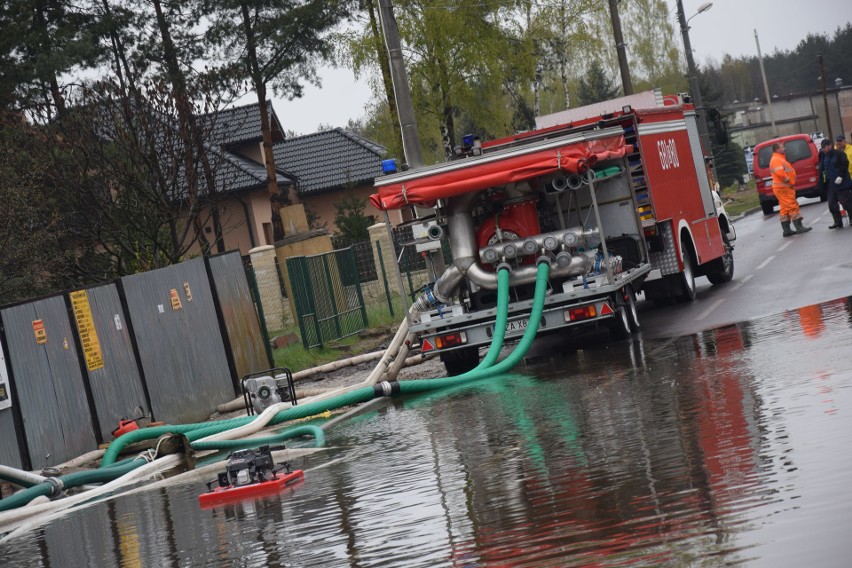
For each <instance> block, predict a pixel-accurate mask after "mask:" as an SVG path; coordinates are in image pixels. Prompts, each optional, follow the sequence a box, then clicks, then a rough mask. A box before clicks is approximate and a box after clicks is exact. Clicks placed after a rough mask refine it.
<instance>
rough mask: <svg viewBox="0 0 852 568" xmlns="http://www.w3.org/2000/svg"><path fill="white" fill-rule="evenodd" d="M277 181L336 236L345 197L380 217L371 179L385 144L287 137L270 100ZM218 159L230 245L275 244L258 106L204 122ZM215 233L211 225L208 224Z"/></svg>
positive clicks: (335, 136)
mask: <svg viewBox="0 0 852 568" xmlns="http://www.w3.org/2000/svg"><path fill="white" fill-rule="evenodd" d="M267 107H268V109H269V119H270V125H271V127H272V139H273V153H274V158H275V167H276V170H277V173H278V184H279V187H281V188H282V189H283V190H284V191H286V192H287V195H288V198H289V200H290V202H291V203H293V204H298V203H301V204H302V205H304V207H305V209H306V211H308V212H309V213H310V216H311V217H312V219H313V220H314V224H315V225H316V226H319V227H325V228H327V229H328V230H329V231H331V232H334V231H336V229H337V228H336V226H335V225H334V216H335V213H336V210H335V207H334V203H335V201H338V200H339V199H340V198H341V197H342V196H350V195H355V196H357V197H358V198H361V199H363V200H364V202H365V205H366V211H365V214H366V215H368V216H371V215H372V216H374V217H375V218H376V220H381V217H380V215H379V211H377V210H375V209H373V207H372V206H371V205H370V204H369V199H368V197H369V195H370V194H371V193H373V192H374V187H373V181H374V180H375V178H376V177H378V176H380V175H382V159H383V156H384V154H385V153H386V150H385V148H384V147H382V146H380V145H378V144H376V143H374V142H370V141H369V140H367V139H365V138H362V137H361V136H358V135H356V134H353V133H351V132H347V131H346V130H343V129H342V128H335V129H332V130H328V131H323V132H316V133H314V134H308V135H305V136H298V137H293V138H289V139H285V136H284V132H283V129H282V128H281V123H280V122H279V120H278V117H277V116H276V114H275V111H274V109H273V108H272V103H271V102H269V101H267ZM199 120H200V121H201V124H202V125H203V127H204V129H205V134H206V136H205V137H206V139H207V140H208V145H209V147H210V148H211V150H212V151H213V152H214V153H217V154H221V158H222V159H219V160H217V166H216V177H217V187H219V188H220V191H221V193H222V194H223V195H222V197H223V204H222V206H221V210H222V211H223V213H222V215H223V221H222V225H223V227H224V228H225V244H226V248H227V249H229V250H233V249H235V248H239V249H240V251H241V252H242V253H243V254H246V253H247V252H248V250H250V249H251V248H254V247H256V246H260V245H266V244H274V243H273V242H272V241H273V238H272V215H271V207H270V204H269V194H268V190H267V186H266V170H265V168H264V163H263V139H262V135H261V128H260V111H259V107H258V105H257V104H250V105H246V106H241V107H237V108H233V109H227V110H223V111H219V112H216V113H211V114H207V115H203V116H201V117H199ZM205 231H207V232H212V227H205Z"/></svg>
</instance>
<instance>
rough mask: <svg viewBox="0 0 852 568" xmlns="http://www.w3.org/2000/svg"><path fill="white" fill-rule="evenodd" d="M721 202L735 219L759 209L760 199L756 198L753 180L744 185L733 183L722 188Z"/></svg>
mask: <svg viewBox="0 0 852 568" xmlns="http://www.w3.org/2000/svg"><path fill="white" fill-rule="evenodd" d="M722 202H723V203H724V204H725V210H726V211H727V212H728V215H730V216H731V217H736V216H737V215H740V214H742V213H744V212H746V211H748V210H749V209H753V208H755V207H760V199H759V198H758V197H757V189H755V186H754V180H750V181H749V182H748V183H746V184H745V185H740V184H737V183H735V184H732V185H730V186H728V187H725V188H722Z"/></svg>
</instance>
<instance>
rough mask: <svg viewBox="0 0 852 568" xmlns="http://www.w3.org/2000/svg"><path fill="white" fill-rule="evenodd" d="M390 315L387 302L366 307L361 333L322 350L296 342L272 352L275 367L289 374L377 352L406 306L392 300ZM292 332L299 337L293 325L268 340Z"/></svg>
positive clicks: (329, 343) (395, 325)
mask: <svg viewBox="0 0 852 568" xmlns="http://www.w3.org/2000/svg"><path fill="white" fill-rule="evenodd" d="M393 304H394V315H391V314H390V310H389V309H388V303H387V301H384V302H377V303H373V304H368V305H367V306H366V310H367V327H366V329H364V330H363V331H361V332H359V333H357V334H355V335H350V336H349V337H344V338H343V339H336V340H334V341H329V342H327V343H325V344H324V345H323V346H322V347H314V348H312V349H305V348H304V347H303V346H302V343H301V337H300V341H299V342H297V343H292V344H290V345H288V346H286V347H282V348H280V349H273V350H272V357H273V359H274V360H275V366H276V367H286V368H288V369H290V371H292V372H293V373H295V372H297V371H302V370H304V369H310V368H312V367H317V366H319V365H324V364H326V363H331V362H332V361H338V360H340V359H345V358H347V357H353V356H355V355H360V354H362V353H368V352H370V351H375V350H376V349H378V348H379V347H380V346H381V345H382V344H383V343H384V342H385V341H386V340H387V339H388V337H389V336H390V335H392V333H393V332H394V331H395V330H396V328H397V326H398V325H399V323H400V322H401V321H402V318H403V317H404V315H405V312H406V311H407V309H408V306H407V305H406V306H403V303H402V301H401V300H400V298H399V296H398V295H397V296H394V297H393ZM289 333H295V334H296V335H297V336H299V327H298V326H297V325H293V326H291V327H289V328H287V329H283V330H281V331H278V332H276V333H273V334H271V337H275V336H279V335H287V334H289Z"/></svg>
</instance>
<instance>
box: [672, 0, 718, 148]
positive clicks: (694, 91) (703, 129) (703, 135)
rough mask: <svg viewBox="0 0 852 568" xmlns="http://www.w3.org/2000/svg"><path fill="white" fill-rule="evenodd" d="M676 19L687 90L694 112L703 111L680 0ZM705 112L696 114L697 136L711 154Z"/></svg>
mask: <svg viewBox="0 0 852 568" xmlns="http://www.w3.org/2000/svg"><path fill="white" fill-rule="evenodd" d="M710 6H712V4H703V5H702V6H701V7H700V8H699V9H698V14H700V13H701V12H704V11H706V10H708V9H709V8H710ZM677 21H678V23H679V24H680V33H681V35H682V36H683V50H684V52H685V55H686V69H687V73H688V74H689V76H688V77H687V79H688V80H689V90H690V94H691V95H692V102H693V104H694V105H695V110H696V112H699V113H701V112H705V109H704V101H703V100H702V98H701V87H700V85H699V83H698V69H696V67H695V59H694V58H693V57H692V43H691V42H690V41H689V23H688V22H687V19H686V14H684V12H683V2H682V0H677ZM705 117H706V114H705V115H704V116H702V115H700V114H699V116H698V138H699V139H701V145H702V146H703V147H704V152H706V153H708V154H712V150H711V147H710V134H709V133H708V132H707V120H706V118H705Z"/></svg>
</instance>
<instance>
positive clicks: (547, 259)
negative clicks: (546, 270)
mask: <svg viewBox="0 0 852 568" xmlns="http://www.w3.org/2000/svg"><path fill="white" fill-rule="evenodd" d="M543 262H546V263H547V265H548V266H550V265H551V262H552V261H551V260H550V257H549V256H547V255H544V254H543V255H541V256H540V257H538V258H537V259H535V265H536V266H538V265H539V264H541V263H543Z"/></svg>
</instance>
